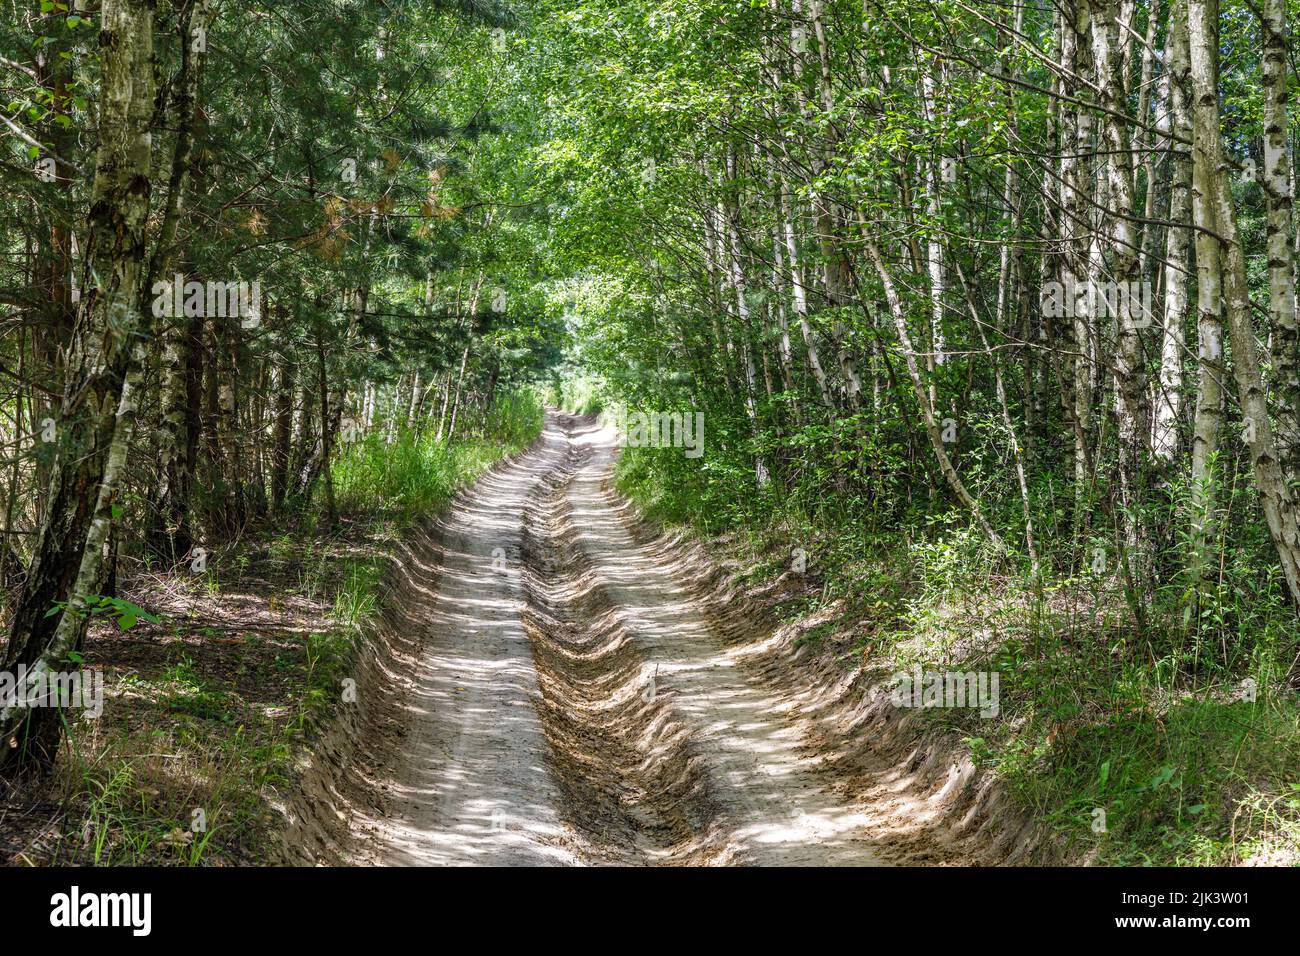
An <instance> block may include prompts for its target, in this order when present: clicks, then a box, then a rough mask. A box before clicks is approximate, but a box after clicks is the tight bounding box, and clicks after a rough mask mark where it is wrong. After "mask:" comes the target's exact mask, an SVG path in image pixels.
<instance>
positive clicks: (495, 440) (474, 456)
mask: <svg viewBox="0 0 1300 956" xmlns="http://www.w3.org/2000/svg"><path fill="white" fill-rule="evenodd" d="M543 415H544V412H543V409H542V406H541V404H540V402H539V401H538V400H537V398H536V397H535V396H533V395H532V394H531V393H520V394H517V395H514V396H510V397H508V398H506V399H503V400H502V401H501V402H500V403H499V404H498V406H497V409H496V411H495V413H494V415H493V416H492V417H490V418H489V419H488V420H486V421H484V422H480V423H474V424H471V425H470V426H469V427H468V428H467V432H468V437H466V438H464V439H458V440H456V441H453V442H447V441H443V440H439V439H438V437H437V436H436V435H435V434H430V433H429V432H427V431H426V432H423V433H417V432H414V431H411V430H409V429H402V430H401V431H399V432H398V433H397V434H396V435H395V436H394V438H393V440H392V441H391V442H389V441H387V440H386V439H385V437H384V436H383V435H380V434H372V435H370V436H368V437H367V438H365V439H364V440H363V441H360V442H358V443H356V444H354V445H351V446H349V447H347V448H346V449H345V450H344V451H343V452H342V454H340V456H339V458H338V460H337V461H336V463H335V465H334V473H333V474H334V486H335V493H336V495H337V500H338V506H339V509H340V510H341V511H343V512H344V513H352V514H365V515H369V516H371V517H380V516H382V517H387V518H392V519H395V520H397V521H398V522H400V523H404V524H405V523H410V522H412V521H415V520H417V519H418V518H420V517H422V516H425V515H428V514H431V513H435V512H437V511H438V510H439V509H441V508H442V507H443V506H444V505H445V504H446V503H447V502H448V501H449V500H450V499H451V497H452V496H453V495H454V494H455V493H456V492H457V491H459V490H460V489H461V488H463V487H465V486H466V485H467V484H469V483H471V482H472V481H473V480H474V479H475V478H477V477H478V476H479V475H481V474H482V473H483V472H484V471H486V470H487V469H488V468H489V467H491V466H492V465H493V464H494V463H496V462H497V461H499V460H500V459H501V458H503V457H505V456H507V455H511V454H514V453H516V452H519V451H521V450H523V449H524V448H526V447H527V446H528V445H529V444H531V443H532V441H533V440H534V439H535V438H536V437H537V435H538V434H539V433H540V432H541V423H542V417H543Z"/></svg>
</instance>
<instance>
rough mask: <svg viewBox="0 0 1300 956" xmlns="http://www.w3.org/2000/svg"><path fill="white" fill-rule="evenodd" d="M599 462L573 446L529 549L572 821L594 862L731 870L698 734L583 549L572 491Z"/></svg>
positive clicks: (554, 735)
mask: <svg viewBox="0 0 1300 956" xmlns="http://www.w3.org/2000/svg"><path fill="white" fill-rule="evenodd" d="M590 457H591V450H590V449H588V448H580V447H577V446H575V447H572V448H571V449H570V451H569V453H568V455H567V457H566V460H565V462H564V464H563V466H562V467H561V468H560V470H559V471H558V472H556V473H555V474H553V475H551V476H548V477H547V479H545V480H544V481H543V482H542V484H541V485H540V486H539V487H538V489H537V490H536V491H535V492H534V494H533V495H532V496H530V500H529V502H528V507H527V508H526V512H525V518H524V529H523V537H522V542H521V547H520V554H521V558H522V561H523V569H522V581H523V586H524V591H525V596H526V601H525V607H524V627H525V630H526V631H527V633H528V635H529V638H530V640H531V643H532V649H533V659H534V663H535V667H536V671H537V675H538V682H539V685H540V688H541V701H540V702H539V708H538V710H539V716H540V718H541V724H542V728H543V733H544V734H545V736H546V738H547V742H548V744H549V745H550V747H549V750H550V753H549V762H550V764H551V767H552V773H553V776H554V777H555V779H556V780H557V781H558V783H559V788H560V791H561V795H562V808H561V814H562V816H564V818H565V821H566V823H568V825H569V826H570V827H571V828H573V829H574V830H575V831H577V832H578V833H579V834H581V836H582V838H583V851H584V855H585V856H588V857H589V858H590V862H596V863H601V862H604V863H616V864H624V865H627V864H641V865H645V864H651V865H653V864H676V865H681V864H708V863H717V862H725V860H724V857H725V845H726V830H725V828H724V827H723V826H722V824H721V820H720V815H719V812H718V807H717V806H716V804H715V803H714V801H713V799H712V797H711V795H710V794H709V791H708V787H709V779H708V775H707V773H706V772H705V770H704V768H703V767H702V765H701V759H700V757H699V755H698V754H697V753H696V752H695V748H694V747H693V745H692V742H691V739H690V733H689V730H688V729H687V728H686V727H685V726H684V724H683V722H682V721H681V720H680V719H679V718H678V716H677V715H676V714H675V713H674V712H673V707H672V695H671V694H670V693H664V692H663V691H662V690H660V689H659V687H658V686H657V681H656V680H655V675H654V669H653V667H652V665H649V664H648V663H647V662H646V661H645V660H644V659H643V658H642V657H641V656H640V655H639V654H638V652H637V642H636V640H635V639H634V637H633V636H632V635H631V634H629V632H628V630H627V628H626V627H625V625H624V623H623V621H622V620H621V617H620V615H619V614H618V613H617V609H616V608H615V607H614V606H613V605H612V603H611V602H610V600H609V597H608V595H607V594H606V593H605V590H604V588H603V586H602V585H601V584H600V583H599V582H597V581H595V580H594V575H593V573H592V568H591V565H590V563H589V562H588V561H587V560H586V557H585V555H584V554H583V553H582V552H581V551H580V550H579V549H578V548H576V547H575V545H574V540H575V537H576V530H575V528H574V526H573V513H572V508H571V507H570V505H569V500H568V499H569V486H570V485H571V483H572V481H573V478H574V476H575V475H576V474H577V473H578V471H579V470H580V469H581V468H582V467H583V466H584V465H585V464H586V462H587V461H588V460H589V458H590Z"/></svg>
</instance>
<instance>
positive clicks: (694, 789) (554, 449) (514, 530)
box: [364, 413, 884, 865]
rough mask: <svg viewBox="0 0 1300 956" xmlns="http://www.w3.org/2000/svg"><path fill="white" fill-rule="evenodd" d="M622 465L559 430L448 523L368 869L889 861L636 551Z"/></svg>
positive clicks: (601, 435) (567, 419)
mask: <svg viewBox="0 0 1300 956" xmlns="http://www.w3.org/2000/svg"><path fill="white" fill-rule="evenodd" d="M616 452H617V449H616V447H615V435H614V433H613V431H612V430H611V429H607V428H601V427H600V426H598V425H597V424H596V423H594V422H593V421H591V420H590V419H584V418H579V417H577V416H571V415H564V414H559V413H552V414H550V415H549V416H548V418H547V422H546V427H545V430H544V433H543V436H542V439H541V441H540V442H539V443H538V444H537V445H536V446H535V447H534V448H533V449H532V450H530V451H529V452H528V453H527V454H526V455H524V456H522V457H521V458H519V459H518V460H516V461H515V462H513V463H511V464H510V465H508V466H507V467H505V468H503V469H501V470H499V471H497V472H494V473H493V474H491V475H489V476H488V477H487V478H485V479H484V480H483V481H481V482H480V483H479V485H478V486H476V488H475V490H474V491H473V493H472V494H470V495H468V496H466V497H465V498H464V499H463V500H462V502H461V503H460V504H459V505H458V506H457V508H456V510H455V511H454V513H453V514H452V515H451V516H450V517H449V518H448V520H447V533H446V535H445V558H444V560H443V563H442V567H441V568H435V569H431V570H430V572H429V573H428V574H427V575H426V579H427V580H426V581H425V584H426V585H427V586H425V587H423V588H422V591H421V592H420V593H419V595H418V598H417V599H418V601H419V602H420V604H421V606H420V607H419V608H417V609H415V612H416V613H415V615H414V617H415V619H416V620H418V621H419V622H420V623H421V625H422V626H423V627H424V628H426V629H427V631H426V634H425V635H424V645H423V646H424V650H423V651H422V656H421V659H420V661H419V665H418V672H417V674H416V675H415V682H414V688H413V691H412V693H411V694H410V695H409V699H408V700H407V701H406V702H405V704H404V707H405V720H406V722H407V726H408V730H407V732H406V735H405V741H406V745H405V747H404V748H403V755H402V757H401V759H400V761H399V762H398V764H397V765H396V766H395V767H394V768H393V769H392V772H391V780H390V782H389V785H388V787H387V789H388V791H389V794H390V800H389V806H390V811H389V815H388V816H387V817H385V818H383V819H378V820H372V821H371V825H370V826H369V827H368V828H367V840H366V842H367V846H366V848H365V853H364V855H365V857H366V858H367V859H368V860H369V861H371V862H374V863H378V864H393V865H401V864H408V865H410V864H413V865H437V864H488V865H533V864H536V865H583V864H600V863H617V864H631V865H654V864H737V865H774V864H775V865H782V864H783V865H790V864H797V865H879V864H881V863H882V862H884V861H883V860H882V859H881V857H880V856H879V855H878V854H877V853H876V852H875V850H874V845H875V844H874V840H875V838H876V836H877V835H876V834H873V832H872V830H873V820H872V819H871V817H870V815H869V814H867V813H864V811H863V807H862V804H861V802H860V801H857V802H855V801H851V800H847V799H846V798H844V797H843V796H840V795H838V794H840V793H842V792H843V788H842V787H837V786H835V783H836V781H835V780H834V778H833V768H827V767H826V766H823V761H822V760H821V759H820V757H819V755H818V754H817V752H816V749H815V747H813V746H810V743H809V741H808V739H807V737H806V734H805V729H804V727H803V725H802V724H801V721H800V720H798V719H796V717H795V716H794V715H793V714H792V713H791V712H790V707H789V706H788V701H783V700H781V699H778V697H777V696H775V695H774V692H772V691H771V690H770V689H768V688H767V687H766V686H765V685H764V684H763V683H762V682H761V681H760V680H758V679H757V678H756V677H755V676H754V675H753V674H752V673H751V672H750V671H749V670H748V669H746V668H745V667H743V666H742V665H741V662H740V661H739V659H738V656H737V655H738V653H739V651H738V650H737V646H736V642H735V641H734V639H733V640H728V639H726V638H725V637H724V635H722V634H721V633H720V632H719V629H718V627H717V626H716V625H715V623H714V621H715V616H714V615H713V614H712V613H711V611H710V609H709V608H707V607H705V606H703V604H702V603H701V602H700V599H698V598H696V597H693V595H692V591H691V589H690V587H689V586H688V585H689V583H690V582H688V581H683V580H681V579H680V578H681V572H680V571H679V570H675V569H674V568H672V567H669V566H667V565H666V563H665V562H664V561H663V560H662V558H661V556H660V555H658V554H657V553H656V551H655V550H654V548H653V546H651V545H649V544H642V543H640V542H639V541H638V538H637V535H636V534H635V533H634V530H633V527H634V526H633V519H634V516H633V514H632V512H631V509H630V506H629V505H628V504H627V503H626V502H625V501H623V500H622V499H621V498H620V497H619V496H618V495H617V494H616V493H614V492H613V491H612V490H611V489H610V483H609V477H610V473H611V469H612V467H613V463H614V461H615V457H616ZM732 636H733V637H734V635H732ZM756 637H759V638H761V635H756ZM875 822H878V821H875Z"/></svg>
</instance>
